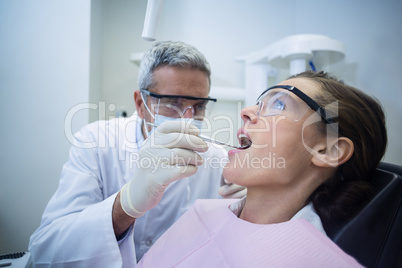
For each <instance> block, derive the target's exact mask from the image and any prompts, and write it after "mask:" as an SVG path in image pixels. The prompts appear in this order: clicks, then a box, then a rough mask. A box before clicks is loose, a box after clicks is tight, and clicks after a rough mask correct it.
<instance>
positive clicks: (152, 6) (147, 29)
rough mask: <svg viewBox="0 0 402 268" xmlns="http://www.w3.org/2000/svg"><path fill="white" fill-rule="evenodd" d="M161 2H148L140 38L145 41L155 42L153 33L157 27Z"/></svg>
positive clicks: (157, 0)
mask: <svg viewBox="0 0 402 268" xmlns="http://www.w3.org/2000/svg"><path fill="white" fill-rule="evenodd" d="M162 5H163V0H148V4H147V11H146V13H145V20H144V28H143V31H142V38H143V39H144V40H146V41H150V42H151V41H155V39H156V38H155V33H156V28H157V25H158V21H159V17H160V13H161V10H162Z"/></svg>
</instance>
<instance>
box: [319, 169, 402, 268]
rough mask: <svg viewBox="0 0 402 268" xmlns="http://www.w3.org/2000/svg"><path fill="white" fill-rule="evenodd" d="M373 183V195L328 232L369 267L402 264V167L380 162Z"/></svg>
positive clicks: (335, 240)
mask: <svg viewBox="0 0 402 268" xmlns="http://www.w3.org/2000/svg"><path fill="white" fill-rule="evenodd" d="M371 182H372V184H373V185H374V187H375V191H376V194H375V196H374V198H373V199H372V200H371V201H370V202H369V203H368V204H367V205H366V207H365V208H364V209H363V210H362V211H361V212H360V213H359V214H358V215H356V216H355V217H354V218H353V219H352V220H351V221H350V222H348V223H347V224H345V225H344V226H341V227H339V228H338V229H333V230H326V231H327V234H328V236H329V237H330V238H331V239H332V240H333V241H334V242H335V243H336V244H337V245H338V246H339V247H340V248H342V249H343V250H344V251H345V252H346V253H348V254H349V255H351V256H353V257H354V258H355V259H356V260H357V261H358V262H359V263H360V264H362V265H364V266H366V267H402V166H398V165H394V164H389V163H384V162H382V163H380V165H379V166H378V168H377V169H376V171H375V172H374V174H372V176H371Z"/></svg>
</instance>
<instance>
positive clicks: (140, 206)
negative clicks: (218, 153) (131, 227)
mask: <svg viewBox="0 0 402 268" xmlns="http://www.w3.org/2000/svg"><path fill="white" fill-rule="evenodd" d="M198 134H199V129H198V128H197V127H195V126H193V125H191V124H189V123H188V122H187V123H186V122H184V121H167V122H164V123H162V124H161V125H160V126H158V127H157V128H156V129H155V131H154V132H153V133H152V134H151V135H150V136H149V137H148V138H147V139H146V141H145V142H144V145H143V146H142V148H141V149H140V151H139V159H138V161H139V163H140V164H139V165H138V167H137V166H136V169H135V171H134V176H133V179H132V180H131V181H130V182H129V183H127V184H126V185H124V186H123V188H122V189H121V191H120V202H121V206H122V208H123V210H124V212H125V213H126V214H127V215H129V216H131V217H133V218H138V217H141V216H142V215H143V214H144V213H145V212H147V211H148V210H150V209H151V208H153V207H155V206H156V205H157V204H158V203H159V201H160V200H161V198H162V195H163V193H164V191H165V189H166V187H167V186H168V185H169V184H170V183H171V182H173V181H176V180H179V179H182V178H185V177H188V176H191V175H193V174H195V173H196V172H197V166H198V165H201V164H202V163H203V159H202V157H201V156H200V155H199V154H198V153H196V152H205V151H207V150H208V145H207V144H206V143H205V142H204V141H203V140H201V139H200V138H199V137H198V136H197V135H198ZM195 151H196V152H195Z"/></svg>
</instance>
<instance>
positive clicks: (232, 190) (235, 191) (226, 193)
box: [218, 176, 247, 198]
mask: <svg viewBox="0 0 402 268" xmlns="http://www.w3.org/2000/svg"><path fill="white" fill-rule="evenodd" d="M218 193H219V194H220V195H221V196H222V198H243V197H244V196H246V195H247V188H246V187H244V186H240V185H237V184H233V183H230V182H228V181H227V180H226V179H224V178H223V176H222V179H221V187H220V188H219V191H218Z"/></svg>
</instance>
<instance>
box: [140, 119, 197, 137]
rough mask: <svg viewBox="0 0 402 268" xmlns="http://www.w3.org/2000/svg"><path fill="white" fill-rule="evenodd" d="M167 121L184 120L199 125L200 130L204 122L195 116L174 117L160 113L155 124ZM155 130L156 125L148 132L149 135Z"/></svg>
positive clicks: (158, 124)
mask: <svg viewBox="0 0 402 268" xmlns="http://www.w3.org/2000/svg"><path fill="white" fill-rule="evenodd" d="M166 121H183V122H186V123H190V124H192V125H193V126H195V127H197V128H198V129H199V130H201V128H202V123H203V122H202V121H201V120H195V119H193V118H173V117H167V116H163V115H160V114H156V115H155V121H154V124H155V125H157V126H160V125H161V124H162V123H163V122H166ZM145 124H146V123H145ZM145 129H146V128H145ZM154 130H155V127H154V128H152V130H151V131H150V132H148V133H147V135H148V137H149V135H151V134H152V132H154Z"/></svg>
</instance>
